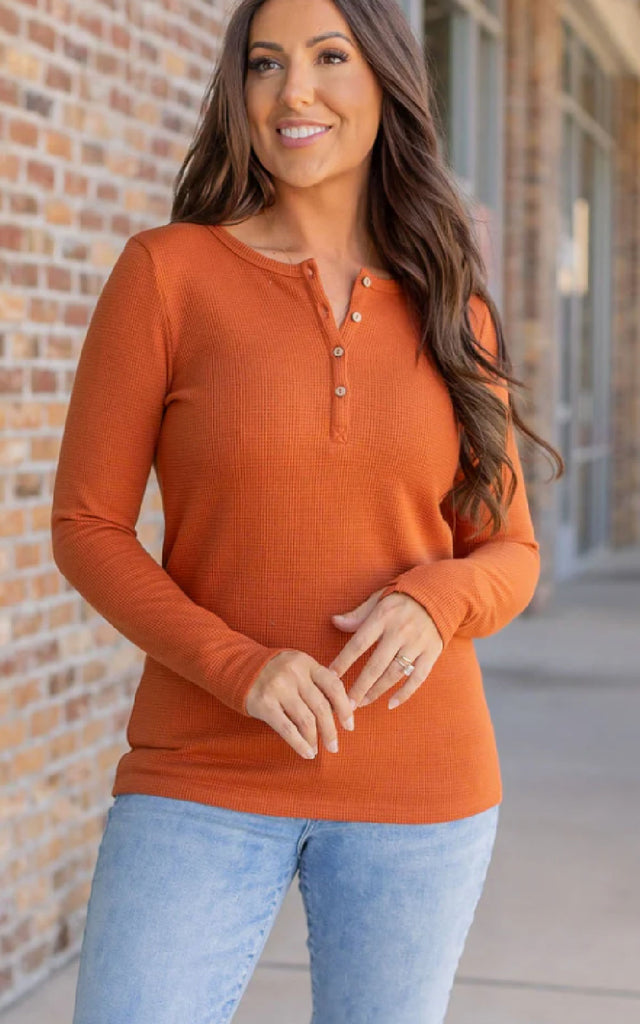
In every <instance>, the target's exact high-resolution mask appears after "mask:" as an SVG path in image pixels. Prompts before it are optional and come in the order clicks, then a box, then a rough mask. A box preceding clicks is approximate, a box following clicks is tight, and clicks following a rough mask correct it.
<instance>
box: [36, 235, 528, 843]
mask: <svg viewBox="0 0 640 1024" xmlns="http://www.w3.org/2000/svg"><path fill="white" fill-rule="evenodd" d="M470 313H471V323H472V325H473V328H474V331H475V332H476V335H477V337H478V338H479V340H480V341H481V343H482V344H483V345H484V346H485V347H486V348H487V349H489V350H490V351H491V352H493V353H494V354H495V352H496V339H495V332H494V330H493V325H492V322H491V317H490V316H489V315H488V310H487V307H486V305H485V304H484V302H483V301H482V300H481V299H480V298H479V297H478V296H473V298H472V300H471V303H470ZM356 314H360V315H359V316H357V315H356ZM417 340H418V339H417V334H416V327H415V322H414V320H412V318H411V316H410V313H409V308H408V303H407V301H406V297H405V294H404V292H403V290H402V286H401V284H400V282H399V281H397V280H389V279H384V278H381V277H378V276H376V275H375V274H374V273H372V272H371V271H370V270H368V269H367V268H366V267H363V268H362V271H361V273H360V274H359V275H358V277H357V279H356V280H355V282H354V285H353V289H352V293H351V302H350V305H349V311H348V313H347V316H346V318H345V321H344V323H343V324H342V326H341V327H338V326H337V324H336V323H335V320H334V316H333V313H332V310H331V307H330V304H329V302H328V299H327V296H326V294H325V292H324V290H323V284H322V281H321V279H320V276H319V273H318V265H317V262H316V261H315V260H314V259H306V260H304V261H302V262H301V263H297V264H285V263H282V262H280V261H278V260H275V259H271V258H269V257H267V256H264V255H263V254H261V253H258V252H257V251H256V250H254V249H252V248H251V247H250V246H248V245H246V244H245V243H243V242H241V241H240V240H239V239H236V238H235V236H233V235H232V234H231V233H230V232H228V231H227V230H226V229H225V228H223V227H221V226H219V225H217V226H212V225H200V224H181V223H174V224H164V225H160V226H159V227H155V228H151V229H148V230H144V231H140V232H139V233H137V234H136V235H133V236H132V237H130V238H129V239H128V240H127V242H126V243H125V245H124V248H123V250H122V252H121V254H120V255H119V257H118V259H117V261H116V263H115V266H114V267H113V269H112V271H111V273H110V275H109V277H108V279H107V281H106V283H105V285H104V287H103V289H102V292H101V294H100V296H99V298H98V301H97V304H96V307H95V309H94V312H93V316H92V318H91V322H90V325H89V328H88V331H87V334H86V337H85V340H84V345H83V348H82V351H81V354H80V358H79V361H78V365H77V370H76V375H75V380H74V385H73V389H72V394H71V398H70V404H69V408H68V414H67V419H66V423H65V429H64V434H63V438H62V445H61V449H60V455H59V462H58V467H57V474H56V479H55V487H54V495H53V508H52V516H51V530H52V542H53V554H54V559H55V562H56V565H57V566H58V568H59V569H60V571H61V573H62V574H63V575H64V577H65V578H66V579H67V580H68V582H69V583H70V584H71V585H72V586H73V587H74V588H75V589H76V590H77V591H78V592H79V593H80V594H81V595H82V596H83V597H84V598H85V599H86V600H87V601H88V602H89V604H90V605H91V606H92V607H93V608H94V609H96V610H97V611H98V612H99V613H100V615H101V616H103V617H104V618H105V619H106V620H108V621H109V622H110V623H111V624H112V625H113V626H114V627H115V628H116V629H117V630H118V631H119V632H120V633H122V634H123V636H125V637H126V638H128V639H129V640H130V641H131V642H132V643H133V644H135V645H137V646H138V647H139V648H141V649H142V651H143V652H145V659H144V663H143V667H142V671H141V678H140V680H139V684H138V688H137V691H136V694H135V698H134V701H133V706H132V710H131V715H130V719H129V723H128V726H127V733H126V736H127V741H128V745H129V747H130V749H129V750H127V752H126V753H124V754H123V755H122V757H121V758H120V760H119V763H118V765H117V768H116V773H115V780H114V784H113V789H112V795H113V796H116V795H117V794H119V793H131V792H134V793H148V794H154V795H158V796H168V797H173V798H177V799H183V800H195V801H200V802H202V803H205V804H214V805H218V806H222V807H228V808H235V809H237V810H241V811H250V812H254V813H256V812H257V813H261V814H275V815H286V816H295V817H302V818H332V819H337V820H351V821H358V820H359V821H376V822H395V823H406V824H410V823H430V822H438V821H448V820H452V819H455V818H461V817H465V816H467V815H471V814H475V813H478V812H480V811H482V810H485V809H487V808H489V807H490V806H492V805H494V804H496V803H499V802H500V801H501V799H502V787H501V777H500V768H499V761H498V754H497V749H496V743H495V737H494V732H493V727H492V722H491V718H490V714H489V710H488V707H487V703H486V700H485V694H484V689H483V680H482V675H481V671H480V666H479V664H478V661H477V658H476V653H475V648H474V645H473V638H474V637H481V636H487V635H488V634H490V633H494V632H496V631H497V630H499V629H501V628H502V627H503V626H505V625H506V624H507V623H508V622H509V621H510V620H512V619H513V618H514V617H515V616H516V615H518V614H519V613H520V612H521V611H522V610H523V609H524V608H525V607H526V605H527V604H528V603H529V601H530V600H531V597H532V596H533V592H534V589H535V586H536V584H537V581H538V576H539V546H538V543H537V542H536V540H535V537H534V532H533V527H532V522H531V518H530V513H529V508H528V505H527V499H526V494H525V488H524V482H523V478H522V469H521V464H520V458H519V455H518V449H517V447H516V443H515V437H514V434H513V428H512V426H511V424H510V425H509V435H508V451H509V454H510V455H511V458H512V460H513V461H514V464H515V466H516V468H517V471H518V489H517V491H516V496H515V499H514V502H513V504H512V506H511V508H510V511H509V514H508V526H507V528H506V529H505V530H503V531H502V532H501V533H500V534H499V535H498V536H496V537H494V538H493V539H490V540H487V539H486V537H485V535H484V534H483V536H482V537H481V538H480V539H478V540H476V541H475V542H473V543H471V542H470V541H469V539H468V533H469V524H468V523H465V522H464V521H462V520H461V519H460V518H458V520H457V522H456V523H455V529H453V524H452V522H451V521H450V517H449V516H448V515H447V512H446V508H445V506H444V504H443V501H442V499H443V497H444V495H445V494H446V492H447V491H448V490H449V488H450V486H451V484H452V482H453V479H454V475H455V474H456V470H457V468H458V435H457V427H456V422H455V419H454V413H453V408H452V404H451V400H450V396H449V393H448V390H447V388H446V385H445V384H444V382H443V380H442V379H441V377H440V376H439V374H438V373H437V372H436V371H435V369H434V368H433V366H432V365H431V364H430V362H429V361H428V360H427V359H426V358H425V356H424V355H421V356H420V359H419V361H418V363H417V364H416V346H417ZM488 386H490V387H492V388H494V389H495V390H496V392H497V393H500V394H501V396H502V397H503V400H506V389H504V388H502V387H499V386H498V385H496V384H495V383H491V384H489V385H488ZM152 466H153V468H154V470H155V473H156V477H157V480H158V485H159V488H160V492H161V495H162V503H163V510H164V520H165V533H164V539H163V548H162V564H161V565H159V564H158V562H157V561H156V560H155V559H154V558H152V556H151V555H150V554H149V553H148V552H147V550H146V549H145V548H144V547H143V546H142V545H141V543H140V542H139V540H138V539H137V533H136V529H135V527H136V522H137V519H138V515H139V511H140V506H141V502H142V498H143V496H144V493H145V489H146V485H147V482H148V477H149V472H150V470H151V467H152ZM487 532H488V528H487V530H485V533H487ZM385 584H387V586H386V588H385V591H384V593H383V595H381V596H385V595H386V594H387V593H390V592H391V591H393V590H399V591H403V592H404V593H407V594H410V595H411V596H412V597H414V598H415V599H416V600H417V601H419V602H420V603H421V604H422V605H423V606H424V607H425V608H426V609H427V611H428V612H429V614H430V615H431V616H432V618H433V620H434V622H435V624H436V626H437V628H438V631H439V632H440V634H441V636H442V639H443V642H444V649H443V651H442V653H441V654H440V656H439V658H438V660H437V661H436V663H435V665H434V667H433V669H432V670H431V673H430V675H429V676H428V678H427V679H426V680H425V682H424V683H423V684H422V685H421V687H420V688H419V689H418V691H417V692H416V693H415V694H414V695H413V696H412V697H410V698H409V699H408V700H407V701H406V703H404V704H402V705H400V706H399V707H398V708H396V709H395V710H389V709H388V708H387V701H388V699H389V696H390V695H391V692H387V693H386V694H384V695H383V697H381V698H378V699H377V700H375V701H374V702H373V703H372V704H371V705H368V706H366V707H363V708H360V709H358V710H357V711H356V712H355V722H356V726H355V730H354V732H351V733H350V732H347V731H345V730H344V729H343V727H342V726H341V725H340V723H339V722H338V723H337V726H338V737H339V746H340V749H339V752H338V753H337V754H332V753H330V752H329V751H328V750H326V748H325V747H324V743H323V742H322V739H321V738H320V739H319V749H318V754H317V756H316V758H315V759H312V760H305V759H304V758H302V757H301V756H300V755H299V754H298V753H296V752H295V751H294V750H293V749H292V748H291V747H290V746H289V744H288V743H286V742H285V740H284V739H283V738H282V737H281V736H280V735H279V734H278V733H276V732H275V730H273V729H272V728H271V727H270V726H269V725H267V724H266V723H265V722H263V721H261V720H259V719H256V718H252V717H251V716H249V715H248V714H247V713H246V710H245V707H244V698H245V696H246V694H247V692H248V690H249V689H250V687H251V685H252V684H253V682H254V680H255V678H256V676H257V675H258V673H259V671H260V670H261V668H262V667H263V665H264V664H265V663H266V662H267V660H268V659H269V658H271V657H273V656H274V655H275V654H277V653H278V652H279V651H283V650H287V649H292V648H293V649H297V650H302V651H306V652H307V653H308V654H310V655H312V657H314V658H315V659H316V660H317V661H319V662H320V663H322V664H324V665H329V663H330V662H331V660H332V659H333V658H334V657H335V655H336V654H337V653H338V651H339V650H341V648H342V647H343V646H344V645H345V644H346V643H347V641H348V640H349V638H350V637H351V636H352V633H350V632H343V631H341V630H339V629H338V628H337V627H336V626H335V625H334V624H333V623H332V621H331V615H332V614H333V613H335V612H344V611H347V610H348V609H351V608H354V607H355V606H356V605H358V604H360V603H361V602H362V601H363V600H365V599H366V598H367V597H368V596H369V595H370V594H371V593H372V592H373V591H375V590H378V589H380V588H381V587H383V586H385ZM372 650H373V648H370V650H369V652H368V653H367V654H365V655H363V656H362V657H361V658H360V659H359V660H358V661H357V662H356V663H355V664H354V665H352V666H351V668H350V669H349V670H348V671H347V672H346V673H345V675H344V677H343V681H344V683H345V685H346V688H347V690H348V689H349V688H350V686H351V685H352V684H353V682H355V680H356V678H357V676H358V675H359V673H360V671H361V669H362V667H363V665H364V664H365V663H366V661H367V660H368V657H369V656H370V654H371V653H372ZM402 678H403V680H404V677H402ZM393 689H396V688H395V687H394V688H393Z"/></svg>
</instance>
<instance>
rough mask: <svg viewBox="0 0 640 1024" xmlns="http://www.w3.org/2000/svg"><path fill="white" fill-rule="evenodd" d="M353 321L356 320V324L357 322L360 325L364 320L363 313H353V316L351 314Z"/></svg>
mask: <svg viewBox="0 0 640 1024" xmlns="http://www.w3.org/2000/svg"><path fill="white" fill-rule="evenodd" d="M351 319H352V320H355V322H356V323H357V324H359V323H360V321H361V320H362V313H352V314H351Z"/></svg>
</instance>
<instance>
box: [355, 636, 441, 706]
mask: <svg viewBox="0 0 640 1024" xmlns="http://www.w3.org/2000/svg"><path fill="white" fill-rule="evenodd" d="M399 653H400V654H402V657H403V658H407V659H408V660H409V661H410V662H411V663H412V664H413V665H414V666H415V665H416V664H417V663H418V658H420V657H421V656H424V655H426V653H427V652H426V651H424V650H419V651H416V652H415V653H414V654H411V652H410V651H407V648H406V647H404V648H403V649H402V650H401V651H400V652H399V651H398V649H397V647H396V650H395V651H394V653H393V655H392V657H391V659H390V660H388V661H387V665H386V667H385V670H384V672H383V673H382V674H381V675H380V677H379V678H378V680H377V681H376V682H375V683H374V684H373V686H370V687H369V689H368V690H367V692H366V693H365V694H364V696H363V698H362V700H361V701H360V705H361V706H363V705H365V704H371V703H372V701H374V700H375V699H376V698H377V697H380V696H382V694H383V693H386V691H387V690H388V689H390V687H392V686H395V685H396V683H399V682H404V681H405V680H406V679H408V678H409V676H408V675H407V674H406V673H405V672H404V671H403V666H402V664H401V663H400V662H399V661H398V660H397V658H398V654H399ZM415 673H416V669H415V667H414V669H413V672H411V673H409V675H410V676H411V677H413V676H414V675H415Z"/></svg>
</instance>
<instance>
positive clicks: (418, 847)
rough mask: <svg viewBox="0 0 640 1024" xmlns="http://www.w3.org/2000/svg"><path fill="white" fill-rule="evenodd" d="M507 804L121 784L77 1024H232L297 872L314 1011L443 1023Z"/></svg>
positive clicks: (336, 1021) (324, 1019)
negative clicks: (396, 810) (395, 819)
mask: <svg viewBox="0 0 640 1024" xmlns="http://www.w3.org/2000/svg"><path fill="white" fill-rule="evenodd" d="M499 806H500V805H499V804H497V805H495V806H494V807H491V808H489V810H486V811H482V812H481V813H479V814H475V815H471V816H470V817H467V818H460V819H457V820H455V821H449V822H439V823H436V824H427V825H422V824H420V825H413V824H401V825H397V824H392V823H385V822H382V823H378V822H361V821H334V820H325V819H318V818H287V817H279V816H275V815H273V816H272V815H264V814H253V813H247V812H245V811H236V810H231V809H229V808H225V807H212V806H209V805H207V804H202V803H196V802H194V801H187V800H175V799H170V798H167V797H161V796H150V795H144V794H139V793H122V794H119V795H118V796H116V797H115V801H114V803H113V805H112V806H111V808H110V810H109V813H108V817H107V823H106V827H105V830H104V834H103V837H102V841H101V843H100V848H99V851H98V859H97V862H96V867H95V871H94V875H93V881H92V886H91V894H90V898H89V905H88V910H87V921H86V927H85V931H84V936H83V941H82V949H81V956H80V965H79V973H78V983H77V989H76V1003H75V1012H74V1017H73V1024H227V1022H228V1021H230V1020H231V1019H232V1018H233V1015H234V1012H235V1010H236V1008H237V1006H238V1004H239V1002H240V999H241V997H242V994H243V992H244V991H245V989H246V987H247V985H248V983H249V980H250V978H251V975H252V973H253V970H254V968H255V966H256V963H257V961H258V959H259V956H260V953H261V951H262V949H263V947H264V945H265V943H266V940H267V936H268V934H269V931H270V930H271V927H272V925H273V923H274V921H275V918H276V916H277V914H278V911H279V909H280V906H281V904H282V901H283V899H284V897H285V895H286V893H287V890H288V889H289V886H290V884H291V882H292V880H293V878H294V876H295V875H296V872H298V876H299V888H300V892H301V895H302V899H303V902H304V908H305V911H306V915H307V925H308V938H307V942H306V945H307V949H308V951H309V958H310V969H311V992H312V999H313V1016H312V1020H311V1024H442V1021H443V1020H444V1016H445V1013H446V1010H447V1005H448V1003H449V997H450V992H451V988H452V986H453V981H454V976H455V972H456V969H457V965H458V961H459V959H460V957H461V955H462V950H463V947H464V944H465V941H466V937H467V933H468V931H469V928H470V926H471V922H472V920H473V916H474V913H475V908H476V905H477V903H478V901H479V899H480V895H481V893H482V889H483V887H484V881H485V876H486V873H487V869H488V866H489V862H490V859H491V855H492V851H493V845H494V839H495V835H496V829H497V823H498V810H499Z"/></svg>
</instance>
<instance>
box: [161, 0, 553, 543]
mask: <svg viewBox="0 0 640 1024" xmlns="http://www.w3.org/2000/svg"><path fill="white" fill-rule="evenodd" d="M266 2H267V0H240V2H239V3H238V5H237V7H236V8H235V9H234V11H233V13H232V15H231V17H230V20H229V22H228V25H227V28H226V32H225V36H224V40H223V46H222V51H221V54H220V57H219V60H218V61H217V63H216V67H215V69H214V72H213V74H212V78H211V81H210V83H209V85H208V88H207V90H206V92H205V95H204V97H203V101H202V106H201V111H200V113H201V122H200V125H199V127H198V129H197V131H196V133H195V136H194V138H193V141H192V143H191V145H190V147H189V149H188V151H187V154H186V156H185V159H184V162H183V164H182V166H181V168H180V171H179V172H178V175H177V176H176V179H175V183H174V201H173V206H172V210H171V221H172V222H173V221H190V222H195V223H203V224H219V223H231V222H234V223H237V222H241V221H243V220H246V219H248V218H249V217H251V216H252V215H254V214H257V213H259V212H260V211H261V210H262V209H263V208H265V207H269V206H272V205H273V203H274V201H275V190H274V186H273V182H272V179H271V176H270V175H269V173H268V172H267V171H266V169H265V168H264V167H263V165H262V164H261V163H260V162H259V161H258V159H257V157H256V155H255V152H254V151H253V149H252V147H251V142H250V136H249V122H248V118H247V112H246V106H245V101H244V84H245V76H246V73H247V50H248V41H249V32H250V27H251V21H252V19H253V16H254V14H255V13H256V11H257V10H258V9H259V8H260V7H262V6H263V4H264V3H266ZM334 3H335V6H336V8H337V9H338V10H339V11H340V12H341V14H342V15H343V17H344V19H345V20H346V21H347V22H348V24H349V26H350V28H351V30H352V32H353V34H354V36H355V38H356V41H357V43H358V45H359V47H360V50H361V52H362V54H363V56H364V58H365V59H366V60H367V61H368V63H369V65H370V66H371V68H372V70H373V72H374V73H375V75H376V76H377V78H378V81H379V83H380V85H381V87H382V89H383V101H382V116H381V123H380V129H379V131H378V135H377V137H376V140H375V143H374V146H373V151H372V154H371V163H370V175H369V187H368V198H367V219H368V224H369V226H370V230H371V233H372V236H373V238H374V239H375V243H376V246H377V248H378V250H379V252H380V254H381V256H382V258H383V260H384V263H385V266H386V267H388V269H389V270H390V271H391V272H392V273H393V276H394V277H396V278H398V279H399V280H400V281H401V282H402V286H403V290H404V292H405V294H406V296H407V298H408V301H409V305H410V308H411V309H412V310H413V312H414V314H415V316H416V321H417V325H418V334H419V337H420V341H419V345H418V348H417V352H416V359H418V358H419V356H420V354H421V353H422V352H424V353H425V356H427V358H430V359H432V360H433V362H434V363H435V365H436V367H437V369H438V371H439V372H440V374H441V375H442V378H443V379H444V381H445V383H446V385H447V388H448V390H449V393H450V395H451V400H452V404H453V409H454V413H455V416H456V422H457V424H458V428H459V437H460V459H459V467H458V475H457V477H456V480H455V481H454V485H453V486H452V488H451V489H450V491H449V492H448V494H447V495H446V496H445V498H446V499H447V500H448V501H449V502H450V504H451V508H452V510H453V512H454V514H455V515H456V516H466V517H467V518H469V519H470V521H471V522H472V525H473V526H474V527H475V528H476V533H477V532H478V531H479V529H480V527H479V519H480V515H479V511H480V506H481V504H484V506H485V507H486V509H488V511H489V519H490V521H491V525H492V534H493V533H496V532H498V531H499V530H501V529H504V527H505V526H506V515H505V513H506V511H507V509H508V507H509V505H510V503H511V501H512V498H513V494H514V493H515V488H516V485H517V480H516V476H515V470H514V466H513V463H512V460H511V459H510V458H509V456H508V454H507V452H506V438H507V435H506V430H507V426H508V422H509V418H511V420H512V421H513V424H514V426H515V427H517V428H518V429H519V430H520V431H521V432H522V433H523V434H525V435H526V436H527V437H528V438H529V439H530V440H531V441H533V442H534V443H535V444H537V445H539V446H540V447H541V448H543V449H545V451H546V452H547V453H549V455H550V456H551V458H552V459H553V460H554V461H555V464H556V474H555V478H558V477H560V476H562V475H563V473H564V469H565V467H564V462H563V459H562V456H561V455H560V453H559V452H558V451H556V449H555V448H553V447H552V445H550V444H549V443H548V442H547V441H545V440H544V439H543V438H542V437H540V436H539V435H538V434H536V433H535V431H533V430H532V429H530V428H529V427H528V426H527V425H526V424H525V423H524V421H523V420H522V418H521V416H520V415H519V412H518V410H517V409H516V407H515V404H514V399H513V391H512V388H511V387H510V386H509V385H515V386H517V387H522V386H523V382H522V381H521V380H519V379H518V378H516V377H514V376H513V365H512V362H511V358H510V356H509V354H508V352H507V348H506V344H505V338H504V333H503V329H502V323H501V319H500V315H499V313H498V309H497V307H496V304H495V302H494V301H493V299H492V298H491V296H490V295H489V292H488V287H487V284H486V279H487V272H486V268H485V265H484V261H483V257H482V255H481V252H480V248H479V245H478V242H477V240H476V238H475V237H474V233H473V227H472V225H473V220H472V217H471V215H470V212H469V211H468V209H467V206H466V203H465V201H464V200H463V198H462V197H461V196H460V194H459V192H458V190H457V186H456V183H455V178H454V176H453V173H452V171H451V170H450V169H449V168H448V167H447V165H446V162H445V161H444V159H443V158H442V156H441V154H440V149H439V140H438V128H439V127H440V125H439V122H438V115H437V112H436V107H435V100H434V91H433V89H432V84H431V80H430V77H429V74H428V71H427V65H426V63H425V59H424V56H423V54H422V52H421V49H420V46H419V45H418V42H417V40H416V38H415V36H414V34H413V32H412V30H411V27H410V26H409V24H408V22H407V20H406V18H405V16H404V14H403V12H402V10H401V9H400V7H399V6H398V5H397V3H396V2H395V0H334ZM472 293H475V294H476V295H478V296H479V297H480V298H481V299H483V300H484V302H485V303H486V305H487V308H488V313H489V314H490V315H491V317H492V319H493V324H494V327H495V331H496V339H497V356H496V358H495V360H494V359H493V357H491V356H490V358H489V359H487V358H486V355H485V354H483V353H484V352H485V349H484V348H483V347H482V346H481V345H479V343H478V342H477V341H476V337H475V334H474V331H473V330H472V327H471V324H470V321H469V309H468V302H469V299H470V297H471V295H472ZM478 369H480V372H478ZM482 371H485V372H486V373H487V374H488V375H489V376H488V377H487V376H485V374H484V373H483V372H482ZM497 378H501V379H503V380H504V381H507V382H508V384H507V389H508V391H507V394H508V403H507V405H505V403H504V402H503V401H502V399H501V398H500V397H498V395H497V394H495V393H494V392H493V391H492V389H491V388H488V387H486V384H487V382H490V383H494V384H495V383H497ZM501 387H502V388H504V385H501ZM547 457H548V456H547ZM505 466H506V467H507V468H508V470H509V472H510V474H511V480H510V485H509V489H508V493H506V495H505V479H504V467H505ZM444 500H445V499H443V501H444Z"/></svg>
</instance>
